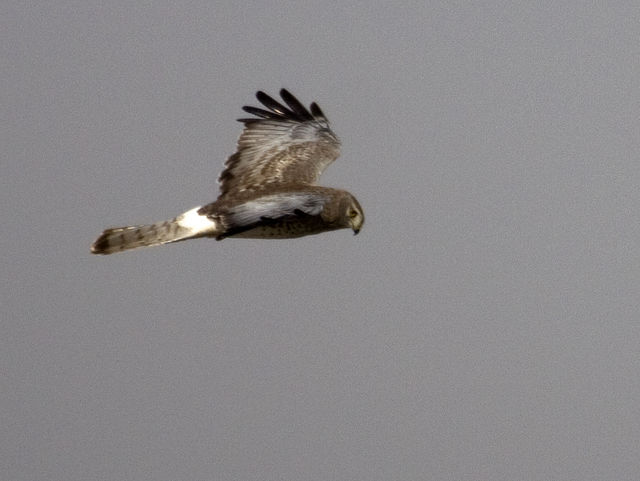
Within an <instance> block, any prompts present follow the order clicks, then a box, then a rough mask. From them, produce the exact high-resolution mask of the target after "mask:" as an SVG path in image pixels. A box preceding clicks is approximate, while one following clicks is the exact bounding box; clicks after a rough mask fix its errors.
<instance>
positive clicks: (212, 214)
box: [91, 89, 364, 254]
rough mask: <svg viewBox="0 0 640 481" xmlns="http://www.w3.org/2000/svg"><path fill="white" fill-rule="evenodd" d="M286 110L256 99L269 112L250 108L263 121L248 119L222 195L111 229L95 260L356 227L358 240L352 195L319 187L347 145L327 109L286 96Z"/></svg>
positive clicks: (359, 220)
mask: <svg viewBox="0 0 640 481" xmlns="http://www.w3.org/2000/svg"><path fill="white" fill-rule="evenodd" d="M280 94H281V96H282V99H283V100H284V101H285V103H286V104H287V107H284V106H283V105H281V104H280V103H278V102H276V101H275V100H274V99H272V98H271V97H269V96H268V95H266V94H264V93H262V92H258V94H257V98H258V100H260V101H261V102H262V103H263V104H264V105H265V106H266V107H267V108H269V109H270V110H268V111H267V110H262V109H258V108H255V107H244V110H245V111H247V112H249V113H251V114H254V115H256V116H258V117H259V118H250V119H241V121H242V122H244V123H245V129H244V131H243V133H242V135H241V136H240V139H239V140H238V149H237V151H236V153H235V154H233V155H232V156H231V157H229V159H228V160H227V162H226V164H225V169H224V170H223V172H222V174H221V175H220V179H219V180H220V190H221V193H220V196H219V197H218V199H217V200H216V201H215V202H212V203H210V204H207V205H204V206H202V207H195V208H193V209H190V210H188V211H187V212H185V213H183V214H181V215H179V216H177V217H175V218H173V219H171V220H168V221H164V222H158V223H155V224H149V225H140V226H128V227H118V228H112V229H107V230H105V231H104V232H103V233H102V235H100V237H98V239H97V240H96V241H95V242H94V244H93V245H92V246H91V251H92V252H93V253H94V254H112V253H114V252H120V251H124V250H128V249H134V248H137V247H145V246H153V245H159V244H166V243H170V242H178V241H183V240H187V239H194V238H199V237H211V238H215V239H217V240H222V239H224V238H227V237H241V238H252V239H290V238H295V237H302V236H305V235H311V234H318V233H321V232H326V231H331V230H336V229H343V228H351V229H353V231H354V232H355V233H358V232H359V230H360V228H361V227H362V224H363V223H364V213H363V211H362V208H361V207H360V204H359V203H358V201H357V200H356V199H355V197H353V196H352V195H351V194H350V193H348V192H346V191H344V190H339V189H332V188H328V187H321V186H317V185H315V182H316V180H317V179H318V177H319V176H320V174H322V172H323V171H324V169H325V168H326V167H327V166H328V165H329V164H330V163H331V162H333V161H334V160H335V159H336V158H337V157H338V155H339V152H340V142H339V140H338V138H337V137H336V136H335V134H334V133H333V132H332V131H331V129H330V128H329V124H328V121H327V119H326V117H325V116H324V114H323V113H322V111H321V110H320V108H319V107H318V106H317V105H316V104H315V103H312V104H311V111H308V110H307V109H306V108H305V107H304V106H302V104H300V102H298V100H296V99H295V97H293V96H292V95H291V94H290V93H289V92H287V91H286V90H284V89H283V90H281V92H280Z"/></svg>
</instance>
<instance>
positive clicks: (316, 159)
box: [219, 89, 340, 198]
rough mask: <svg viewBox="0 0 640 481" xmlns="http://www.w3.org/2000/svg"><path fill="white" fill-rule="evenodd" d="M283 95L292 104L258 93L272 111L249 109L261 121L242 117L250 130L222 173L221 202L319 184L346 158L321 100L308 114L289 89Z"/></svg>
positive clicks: (247, 109)
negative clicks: (329, 168)
mask: <svg viewBox="0 0 640 481" xmlns="http://www.w3.org/2000/svg"><path fill="white" fill-rule="evenodd" d="M280 96H281V97H282V100H283V101H284V103H285V104H286V106H284V105H282V104H281V103H279V102H278V101H276V100H274V99H273V98H272V97H270V96H269V95H267V94H265V93H264V92H258V93H257V94H256V98H257V99H258V100H259V101H260V102H261V103H262V104H263V105H264V106H265V107H266V108H267V109H268V110H264V109H260V108H257V107H246V106H245V107H243V110H244V111H245V112H248V113H250V114H253V115H255V116H257V117H258V118H247V119H239V120H240V121H241V122H243V123H244V124H245V128H244V130H243V132H242V135H241V136H240V138H239V139H238V147H237V151H236V153H235V154H233V155H232V156H231V157H229V159H227V161H226V163H225V169H224V170H223V171H222V173H221V174H220V178H219V181H220V192H221V193H220V197H221V198H223V197H225V196H227V195H238V194H242V193H243V192H255V191H260V190H265V189H268V188H272V187H274V186H276V185H286V184H297V185H312V184H315V183H316V181H317V180H318V178H319V177H320V175H321V174H322V172H323V171H324V170H325V169H326V168H327V166H328V165H329V164H331V163H332V162H333V161H334V160H335V159H337V158H338V156H339V155H340V141H339V140H338V137H337V136H336V135H335V134H334V133H333V131H332V130H331V128H330V127H329V121H328V120H327V118H326V116H325V115H324V113H323V112H322V110H320V107H318V105H317V104H316V103H315V102H314V103H312V104H311V106H310V109H309V110H307V108H306V107H304V106H303V105H302V104H301V103H300V102H299V101H298V100H297V99H296V98H295V97H294V96H293V95H291V94H290V93H289V91H287V90H286V89H282V90H281V91H280Z"/></svg>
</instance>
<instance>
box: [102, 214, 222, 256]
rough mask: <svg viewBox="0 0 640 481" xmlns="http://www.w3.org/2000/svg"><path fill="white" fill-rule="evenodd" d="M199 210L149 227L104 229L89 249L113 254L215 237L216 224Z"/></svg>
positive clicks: (216, 232) (216, 231) (136, 226)
mask: <svg viewBox="0 0 640 481" xmlns="http://www.w3.org/2000/svg"><path fill="white" fill-rule="evenodd" d="M198 210H200V207H196V208H194V209H191V210H188V211H187V212H185V213H184V214H181V215H179V216H178V217H175V218H173V219H171V220H167V221H164V222H156V223H155V224H149V225H132V226H127V227H116V228H112V229H107V230H105V231H104V232H103V233H102V234H100V237H98V238H97V239H96V241H95V242H94V243H93V245H92V246H91V252H92V253H93V254H113V253H115V252H122V251H125V250H128V249H137V248H138V247H147V246H156V245H160V244H168V243H169V242H178V241H183V240H187V239H195V238H197V237H209V236H214V237H215V236H216V235H217V234H218V228H217V224H216V222H215V221H213V220H212V219H210V218H209V217H207V216H206V215H200V214H198Z"/></svg>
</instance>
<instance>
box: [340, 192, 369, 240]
mask: <svg viewBox="0 0 640 481" xmlns="http://www.w3.org/2000/svg"><path fill="white" fill-rule="evenodd" d="M342 212H343V215H344V219H345V221H346V225H345V227H350V228H351V229H352V230H353V233H354V235H355V234H357V233H358V232H360V229H362V226H363V225H364V211H363V210H362V207H360V203H359V202H358V201H357V200H356V198H355V197H354V196H352V195H351V194H349V196H348V197H347V198H346V199H345V202H344V203H343V211H342Z"/></svg>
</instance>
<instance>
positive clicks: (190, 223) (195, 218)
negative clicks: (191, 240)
mask: <svg viewBox="0 0 640 481" xmlns="http://www.w3.org/2000/svg"><path fill="white" fill-rule="evenodd" d="M198 210H200V207H194V208H193V209H191V210H188V211H187V212H185V213H184V214H181V215H179V216H178V217H177V219H176V221H177V222H178V225H180V227H183V228H184V229H189V231H190V232H191V233H192V234H193V235H207V234H215V233H216V225H217V224H216V223H215V222H214V221H213V220H211V219H209V218H208V217H207V216H206V215H200V214H198Z"/></svg>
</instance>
